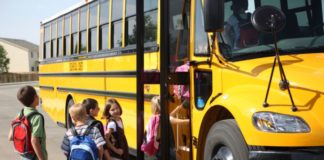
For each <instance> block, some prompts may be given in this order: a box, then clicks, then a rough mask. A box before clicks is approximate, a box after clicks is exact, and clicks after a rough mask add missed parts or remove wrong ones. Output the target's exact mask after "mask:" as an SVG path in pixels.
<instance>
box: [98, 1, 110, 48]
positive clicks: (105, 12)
mask: <svg viewBox="0 0 324 160" xmlns="http://www.w3.org/2000/svg"><path fill="white" fill-rule="evenodd" d="M108 20H109V0H101V1H100V26H99V50H106V49H108V37H109V35H108Z"/></svg>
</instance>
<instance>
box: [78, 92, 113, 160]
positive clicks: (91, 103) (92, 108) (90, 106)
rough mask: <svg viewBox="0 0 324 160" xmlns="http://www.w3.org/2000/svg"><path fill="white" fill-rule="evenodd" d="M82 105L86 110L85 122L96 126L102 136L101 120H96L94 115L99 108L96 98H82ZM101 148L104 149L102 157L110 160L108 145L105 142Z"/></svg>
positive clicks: (103, 133) (103, 134)
mask: <svg viewBox="0 0 324 160" xmlns="http://www.w3.org/2000/svg"><path fill="white" fill-rule="evenodd" d="M82 105H83V107H85V109H86V111H87V115H88V119H87V124H88V125H92V126H94V127H97V128H98V129H99V131H100V133H101V136H102V137H104V136H105V132H104V128H103V125H102V123H101V121H98V120H96V119H95V117H97V116H98V112H99V110H100V108H99V106H98V102H97V100H95V99H92V98H87V99H84V100H83V102H82ZM103 149H104V151H103V159H104V160H110V154H109V151H108V145H107V144H105V145H103Z"/></svg>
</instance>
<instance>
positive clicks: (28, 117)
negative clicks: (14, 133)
mask: <svg viewBox="0 0 324 160" xmlns="http://www.w3.org/2000/svg"><path fill="white" fill-rule="evenodd" d="M34 115H40V116H41V119H42V121H43V128H45V120H44V116H43V115H42V114H40V113H39V112H37V111H35V112H31V113H29V114H28V115H24V109H22V110H21V111H20V115H19V119H21V118H22V117H23V116H25V117H26V118H27V120H28V121H29V123H30V119H31V118H32V117H33V116H34Z"/></svg>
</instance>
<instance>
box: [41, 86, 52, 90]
mask: <svg viewBox="0 0 324 160" xmlns="http://www.w3.org/2000/svg"><path fill="white" fill-rule="evenodd" d="M39 88H40V89H47V90H54V87H52V86H39Z"/></svg>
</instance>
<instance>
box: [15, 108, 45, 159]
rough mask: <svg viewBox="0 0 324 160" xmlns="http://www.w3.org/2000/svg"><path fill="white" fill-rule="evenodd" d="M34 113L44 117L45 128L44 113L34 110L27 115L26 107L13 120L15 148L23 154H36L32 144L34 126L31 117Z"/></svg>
mask: <svg viewBox="0 0 324 160" xmlns="http://www.w3.org/2000/svg"><path fill="white" fill-rule="evenodd" d="M34 115H40V116H41V117H42V120H43V128H44V123H45V121H44V117H43V115H42V114H40V113H39V112H32V113H30V114H28V115H27V116H25V115H24V109H22V110H21V112H20V115H19V117H17V118H16V119H14V120H13V121H12V122H11V127H12V138H13V143H14V149H15V151H16V152H17V153H19V154H20V155H21V156H35V155H36V154H35V151H34V149H33V146H32V144H31V134H32V128H31V123H30V119H31V117H33V116H34Z"/></svg>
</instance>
